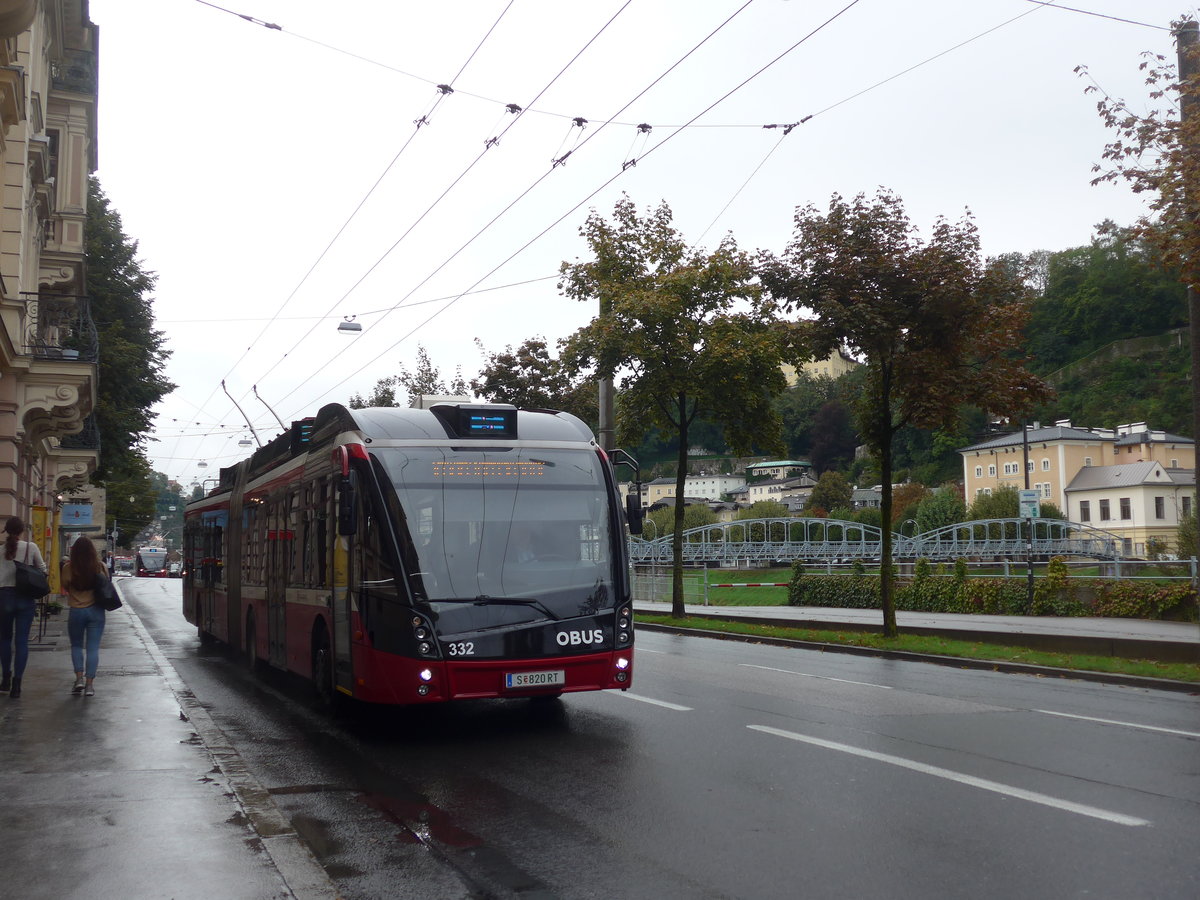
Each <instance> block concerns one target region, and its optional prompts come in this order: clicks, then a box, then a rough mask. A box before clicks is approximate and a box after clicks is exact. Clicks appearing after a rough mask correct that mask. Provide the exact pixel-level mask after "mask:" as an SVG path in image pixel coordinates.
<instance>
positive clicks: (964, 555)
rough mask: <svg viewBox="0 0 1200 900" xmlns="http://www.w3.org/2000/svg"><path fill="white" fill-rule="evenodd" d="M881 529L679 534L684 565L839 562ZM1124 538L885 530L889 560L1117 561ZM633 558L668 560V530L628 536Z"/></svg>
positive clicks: (792, 526)
mask: <svg viewBox="0 0 1200 900" xmlns="http://www.w3.org/2000/svg"><path fill="white" fill-rule="evenodd" d="M882 543H883V531H882V529H880V528H878V527H876V526H874V525H863V524H861V523H859V522H847V521H844V520H841V519H746V520H741V521H734V522H721V523H718V524H714V525H703V526H701V527H699V528H691V529H689V530H687V531H685V532H684V533H683V560H684V562H685V563H701V562H709V563H718V564H722V565H734V564H736V563H738V562H742V563H756V562H757V563H772V562H790V561H792V560H794V559H799V560H804V561H808V562H813V563H821V564H825V563H845V562H851V561H853V560H856V559H862V560H872V559H878V558H879V557H880V556H881V555H882V554H881V546H882ZM1123 548H1124V541H1123V540H1122V538H1121V537H1120V536H1118V535H1115V534H1113V533H1112V532H1110V531H1103V530H1101V529H1099V528H1093V527H1091V526H1090V525H1083V524H1080V523H1079V522H1068V521H1066V520H1063V519H978V520H975V521H972V522H959V523H958V524H956V525H947V526H945V527H944V528H938V529H935V530H933V531H926V532H923V533H922V534H917V535H912V536H909V535H904V534H900V533H897V532H892V556H893V558H894V559H896V560H914V559H928V560H931V561H934V562H937V561H943V560H944V561H952V560H956V559H1025V558H1026V557H1027V556H1029V555H1033V556H1037V557H1046V558H1049V557H1052V556H1063V557H1083V558H1087V559H1108V560H1114V559H1123V558H1124V556H1125V554H1124V553H1123V552H1122V550H1123ZM629 555H630V558H631V559H632V561H633V562H634V563H655V564H659V565H661V564H668V563H670V562H671V535H669V534H668V535H664V536H662V537H658V538H653V539H651V540H647V539H646V538H645V536H644V535H643V536H642V537H637V536H633V537H630V539H629Z"/></svg>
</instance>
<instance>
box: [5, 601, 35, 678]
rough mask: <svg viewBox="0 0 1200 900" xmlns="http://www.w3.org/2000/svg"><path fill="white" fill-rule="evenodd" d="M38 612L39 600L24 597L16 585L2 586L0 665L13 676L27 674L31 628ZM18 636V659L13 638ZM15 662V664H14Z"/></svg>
mask: <svg viewBox="0 0 1200 900" xmlns="http://www.w3.org/2000/svg"><path fill="white" fill-rule="evenodd" d="M36 614H37V601H36V600H34V599H32V598H30V597H22V596H21V595H20V594H18V593H17V589H16V588H15V587H2V588H0V667H3V669H4V671H5V672H12V675H13V678H20V677H22V676H23V675H24V674H25V663H27V662H28V661H29V629H30V628H32V627H33V617H34V616H35V615H36ZM14 637H15V638H16V647H17V653H16V659H15V660H14V659H13V638H14ZM14 663H15V665H14Z"/></svg>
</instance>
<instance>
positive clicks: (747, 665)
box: [738, 663, 893, 691]
mask: <svg viewBox="0 0 1200 900" xmlns="http://www.w3.org/2000/svg"><path fill="white" fill-rule="evenodd" d="M738 666H740V667H741V668H743V669H763V670H764V671H767V672H782V673H783V674H784V675H799V676H801V677H803V678H820V679H821V680H822V681H840V682H841V683H842V684H860V685H862V686H863V687H873V688H879V689H880V690H881V691H890V690H893V688H892V686H891V685H889V684H872V683H871V682H869V681H851V680H850V679H848V678H834V677H833V676H831V675H810V674H809V673H808V672H794V671H792V670H791V669H775V668H772V667H771V666H755V665H752V664H750V663H738Z"/></svg>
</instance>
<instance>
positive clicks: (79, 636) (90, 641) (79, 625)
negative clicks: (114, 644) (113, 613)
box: [67, 603, 104, 678]
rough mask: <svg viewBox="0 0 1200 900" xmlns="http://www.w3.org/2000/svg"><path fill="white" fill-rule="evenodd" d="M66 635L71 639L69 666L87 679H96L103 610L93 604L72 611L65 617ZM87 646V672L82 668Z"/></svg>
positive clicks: (102, 632)
mask: <svg viewBox="0 0 1200 900" xmlns="http://www.w3.org/2000/svg"><path fill="white" fill-rule="evenodd" d="M67 634H68V635H70V638H71V665H72V666H73V667H74V668H75V671H76V672H83V673H84V675H85V676H86V677H87V678H95V677H96V666H98V665H100V635H102V634H104V610H103V609H102V608H101V607H100V606H98V605H97V604H95V603H93V604H92V605H91V606H85V607H84V608H83V609H72V610H71V612H70V614H69V615H68V616H67ZM85 643H86V646H87V670H86V671H85V670H84V667H83V650H84V645H85Z"/></svg>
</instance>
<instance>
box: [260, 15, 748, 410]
mask: <svg viewBox="0 0 1200 900" xmlns="http://www.w3.org/2000/svg"><path fill="white" fill-rule="evenodd" d="M632 2H633V0H625V3H623V4H622V5H621V7H620V8H619V9H618V10H617V11H616V12H615V13H613V15H612V16H611V17H610V18H609V19H608V21H607V22H605V23H604V25H602V26H601V27H600V30H599V31H597V32H596V33H595V34H594V35H592V37H591V38H590V39H589V40H588V41H587V43H585V44H584V45H583V46H582V47H581V48H580V49H579V50H578V51H577V52H576V53H575V54H574V55H573V56H572V57H571V59H570V60H568V61H567V63H566V64H565V65H564V66H563V67H562V68H561V69H560V70H559V71H558V73H557V74H556V75H554V77H553V78H551V79H550V80H549V81H548V82H547V83H546V84H545V85H544V86H543V87H542V88H541V90H539V91H538V93H537V95H536V96H535V97H534V102H536V101H537V99H538V98H540V97H541V96H542V95H543V94H545V93H546V92H547V91H548V90H550V88H551V87H553V86H554V84H555V83H556V82H557V81H558V80H559V79H560V78H562V76H563V75H564V74H566V72H567V70H568V69H569V68H570V67H571V66H573V65H574V64H575V63H576V62H577V61H578V60H579V58H580V56H582V55H583V54H584V53H585V52H586V51H587V49H588V48H589V47H591V45H592V44H594V43H595V42H596V40H597V39H599V37H600V36H601V35H602V34H603V33H604V32H605V31H606V30H607V29H608V28H609V26H611V25H612V23H613V22H614V21H616V19H617V17H618V16H620V15H621V14H622V13H623V12H624V11H625V10H626V9H627V8H628V7H629V5H630V4H631V3H632ZM750 2H753V0H747V5H748V4H749V3H750ZM512 106H513V107H514V110H515V112H514V118H513V120H512V121H511V122H509V123H508V125H507V126H506V127H505V129H504V130H503V131H501V133H500V134H499V135H498V136H497V138H496V139H495V140H489V141H487V142H485V145H484V149H483V150H482V151H481V152H480V153H479V155H478V156H476V157H475V159H474V160H472V161H471V162H470V163H469V164H468V165H467V167H466V168H465V169H464V170H463V171H462V172H461V173H459V175H458V176H457V177H456V178H455V179H454V180H453V181H451V182H450V184H449V185H448V186H447V187H446V188H445V190H443V191H442V193H441V194H439V195H438V197H437V198H436V199H435V200H434V201H433V203H431V204H430V205H429V206H428V207H427V208H426V209H425V211H424V212H422V213H421V215H420V216H418V217H417V219H416V220H415V221H413V222H412V223H411V224H410V225H409V226H408V228H407V229H405V231H404V233H403V234H401V235H400V237H398V238H397V239H396V240H395V241H394V242H393V243H392V245H391V246H390V247H388V249H387V250H385V251H384V253H383V255H382V256H380V257H379V258H378V259H377V260H375V262H374V263H372V264H371V266H370V267H369V268H368V269H367V270H366V272H364V273H363V274H362V275H361V276H360V277H359V278H358V280H357V281H355V282H354V284H352V285H351V286H350V288H349V289H348V290H347V291H346V292H345V293H344V294H342V295H341V297H339V298H338V299H337V300H336V301H334V303H333V305H332V306H331V307H330V308H329V313H332V312H333V310H334V309H336V308H337V307H338V306H339V305H341V304H342V303H343V302H344V301H345V300H346V298H347V297H349V296H350V294H351V293H353V292H354V291H355V290H356V289H357V288H358V286H359V285H360V284H362V283H363V281H365V280H366V278H367V277H368V276H370V274H371V273H372V272H374V271H375V269H377V268H378V267H379V266H380V265H381V264H382V263H383V261H384V260H386V259H387V258H388V256H390V255H391V254H392V252H394V251H395V249H396V248H397V247H398V246H399V245H400V243H401V242H402V241H403V240H404V239H405V238H406V237H408V235H409V234H410V233H412V231H413V229H414V228H416V226H417V225H418V224H420V222H421V221H422V220H423V219H424V218H425V217H426V216H428V215H429V213H430V212H432V211H433V209H434V208H435V207H436V206H437V205H438V204H439V203H440V202H441V201H442V200H443V199H445V197H446V196H447V195H448V194H449V193H450V191H451V190H453V189H454V187H455V186H457V185H458V184H459V182H461V181H462V180H463V178H465V177H466V176H467V174H469V173H470V172H471V170H472V169H474V167H475V166H476V165H477V164H478V163H479V162H480V160H482V159H483V157H484V156H485V155H486V154H487V152H488V150H490V149H491V148H492V147H494V146H496V144H497V143H499V138H502V137H503V136H504V135H505V134H507V133H508V131H509V130H510V129H512V128H513V127H514V126H515V125H516V123H517V121H518V120H519V119H520V117H521V115H522V114H523V112H524V110H523V109H522V108H521V107H520V106H517V105H516V104H512ZM542 178H545V175H543V176H542ZM541 180H542V179H538V181H539V182H540V181H541ZM535 184H536V182H535ZM528 190H529V189H527V190H526V192H525V193H528ZM521 196H524V194H522V195H521ZM518 199H519V198H518ZM514 203H515V201H514ZM512 205H513V204H509V206H508V207H506V208H505V210H504V211H507V210H508V209H511V208H512ZM500 215H503V212H501V214H500ZM497 218H498V216H497ZM492 221H493V222H494V221H495V219H493V220H492ZM490 224H491V223H489V225H490ZM485 228H486V226H485ZM479 234H482V231H481V232H479V233H477V234H476V235H475V237H473V238H471V240H470V241H468V242H467V243H466V244H463V245H462V246H461V247H459V248H458V250H456V251H455V252H454V253H453V254H451V256H450V257H449V258H447V259H446V260H445V261H444V262H443V263H442V264H441V265H440V266H438V267H437V268H436V269H434V271H433V272H431V273H430V274H429V275H427V276H426V277H425V278H424V279H423V280H422V281H421V282H420V283H419V284H418V285H416V287H414V288H413V289H412V290H410V291H409V292H408V293H407V294H405V296H404V297H402V298H401V300H400V302H399V303H396V304H394V305H393V306H392V307H390V308H389V309H388V310H387V311H386V312H384V314H383V317H382V318H386V317H387V316H388V315H389V314H390V313H391V312H392V311H394V310H395V309H397V308H399V307H400V306H402V305H404V304H405V301H406V300H407V299H408V298H409V297H411V296H412V295H413V293H414V292H415V291H417V290H418V289H419V288H421V287H422V286H423V285H425V284H426V283H427V282H428V281H429V280H430V279H431V278H433V276H434V275H436V274H437V273H438V272H440V271H441V270H442V269H443V268H445V266H446V265H448V264H449V263H450V262H451V261H452V260H453V259H454V258H455V257H456V256H458V254H459V253H461V252H462V251H463V250H464V249H466V247H467V246H469V245H470V244H471V242H472V241H474V240H475V238H477V237H478V236H479ZM458 296H459V295H455V297H456V298H457V297H458ZM427 302H428V301H427ZM327 315H328V313H327ZM382 318H381V319H380V321H382ZM375 324H379V323H378V322H377V323H375ZM316 327H317V326H316V325H314V326H313V327H312V328H310V329H309V330H308V331H307V332H306V333H305V334H304V335H303V336H302V337H301V338H300V340H298V341H297V342H296V343H295V344H293V345H292V347H291V348H290V349H289V350H288V351H287V352H286V353H284V354H283V356H282V357H280V359H279V360H277V361H276V362H275V364H274V365H272V366H271V368H270V369H268V370H267V371H266V372H264V373H263V375H261V376H260V377H259V378H258V381H260V382H261V381H262V380H263V379H264V378H266V377H267V376H269V375H270V374H271V373H272V372H274V371H275V369H276V368H278V366H279V365H280V363H281V362H282V361H283V359H285V358H286V357H287V356H288V354H290V353H292V352H293V351H295V349H296V348H297V347H298V346H299V345H300V344H301V343H303V342H304V341H305V340H306V339H307V338H308V336H309V335H311V334H312V333H313V331H315V330H316ZM372 327H374V326H372ZM348 349H349V347H348V346H346V347H343V348H342V349H341V350H339V351H338V352H337V353H335V354H334V355H333V356H332V357H331V358H330V360H329V362H332V361H333V360H334V359H337V357H339V356H340V355H341V354H342V353H344V352H346V351H347V350H348ZM311 378H312V375H310V376H309V377H308V378H306V379H305V380H304V381H302V382H300V384H298V385H296V387H294V388H293V389H292V390H291V391H290V392H289V393H288V394H285V395H284V397H283V398H282V399H287V398H288V397H290V396H291V395H292V394H294V393H295V392H296V391H297V390H299V388H301V387H303V386H304V385H305V384H306V383H307V382H308V381H309V380H310V379H311Z"/></svg>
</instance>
